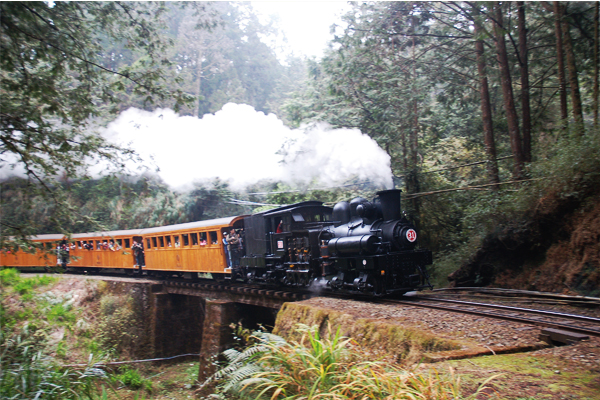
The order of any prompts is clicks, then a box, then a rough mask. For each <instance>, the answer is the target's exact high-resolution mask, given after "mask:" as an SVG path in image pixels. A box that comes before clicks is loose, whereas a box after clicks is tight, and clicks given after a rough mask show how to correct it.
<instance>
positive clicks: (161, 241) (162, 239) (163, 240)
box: [158, 236, 165, 247]
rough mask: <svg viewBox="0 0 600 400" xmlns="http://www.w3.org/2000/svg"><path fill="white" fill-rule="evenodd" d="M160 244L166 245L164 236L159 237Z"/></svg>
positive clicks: (160, 245)
mask: <svg viewBox="0 0 600 400" xmlns="http://www.w3.org/2000/svg"><path fill="white" fill-rule="evenodd" d="M158 245H159V247H165V238H164V237H162V236H159V237H158Z"/></svg>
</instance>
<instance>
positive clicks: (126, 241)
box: [125, 238, 131, 249]
mask: <svg viewBox="0 0 600 400" xmlns="http://www.w3.org/2000/svg"><path fill="white" fill-rule="evenodd" d="M130 247H131V240H130V239H129V238H127V239H125V248H126V249H129V248H130Z"/></svg>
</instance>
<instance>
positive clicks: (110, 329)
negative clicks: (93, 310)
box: [96, 295, 140, 356]
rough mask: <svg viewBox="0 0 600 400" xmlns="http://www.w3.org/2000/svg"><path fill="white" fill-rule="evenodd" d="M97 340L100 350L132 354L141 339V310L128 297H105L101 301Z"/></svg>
mask: <svg viewBox="0 0 600 400" xmlns="http://www.w3.org/2000/svg"><path fill="white" fill-rule="evenodd" d="M100 313H101V316H100V320H99V322H98V325H97V331H96V340H97V341H98V344H99V345H100V348H101V349H103V350H104V351H106V352H109V353H110V352H114V353H115V354H117V355H121V356H123V355H126V354H130V353H129V352H133V351H135V349H136V348H137V346H136V342H137V341H138V339H139V335H140V331H139V330H140V327H139V323H140V321H139V310H138V309H137V308H136V305H135V303H134V301H133V299H132V298H130V297H128V296H114V295H105V296H103V297H102V299H101V301H100Z"/></svg>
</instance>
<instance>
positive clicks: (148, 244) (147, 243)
mask: <svg viewBox="0 0 600 400" xmlns="http://www.w3.org/2000/svg"><path fill="white" fill-rule="evenodd" d="M146 247H147V248H148V249H151V248H152V246H150V238H146Z"/></svg>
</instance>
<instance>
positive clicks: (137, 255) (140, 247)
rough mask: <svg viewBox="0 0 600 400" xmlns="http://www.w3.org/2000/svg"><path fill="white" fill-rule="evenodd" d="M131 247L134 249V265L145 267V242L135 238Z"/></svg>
mask: <svg viewBox="0 0 600 400" xmlns="http://www.w3.org/2000/svg"><path fill="white" fill-rule="evenodd" d="M131 249H132V250H133V257H134V259H135V265H134V266H135V267H145V266H146V260H145V257H144V244H143V243H142V241H141V240H140V241H137V240H134V241H133V245H132V246H131Z"/></svg>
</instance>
